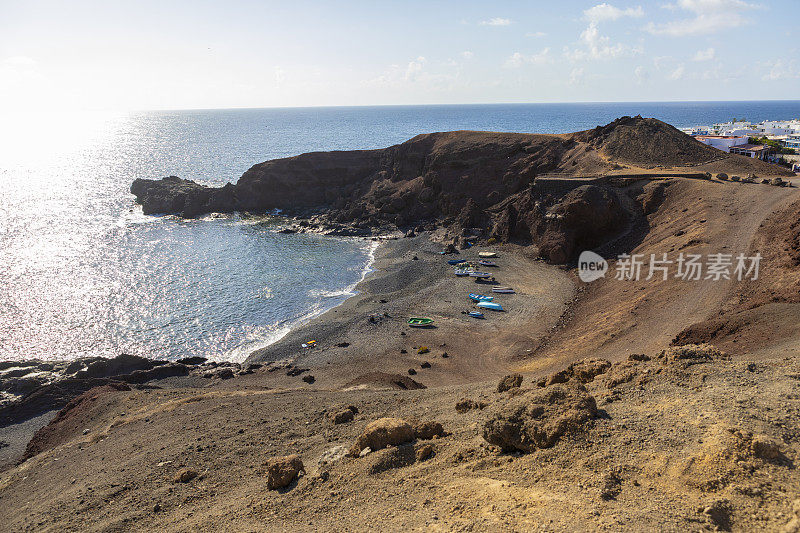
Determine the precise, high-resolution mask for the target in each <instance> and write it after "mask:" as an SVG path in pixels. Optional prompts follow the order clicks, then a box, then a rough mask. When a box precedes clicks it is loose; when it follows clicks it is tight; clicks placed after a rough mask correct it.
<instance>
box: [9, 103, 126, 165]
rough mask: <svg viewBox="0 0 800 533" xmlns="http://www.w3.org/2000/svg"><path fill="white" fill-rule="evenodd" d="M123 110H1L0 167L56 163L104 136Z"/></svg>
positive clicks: (121, 114)
mask: <svg viewBox="0 0 800 533" xmlns="http://www.w3.org/2000/svg"><path fill="white" fill-rule="evenodd" d="M124 116H125V113H121V112H109V111H10V112H9V111H7V110H6V111H4V112H3V117H2V124H1V125H0V168H5V169H9V168H15V167H16V168H18V167H30V166H37V167H38V166H46V165H52V164H57V162H58V161H59V159H61V158H63V157H67V156H69V155H70V154H75V153H77V152H79V151H80V150H82V149H86V148H88V147H90V146H91V145H92V143H95V142H97V141H98V140H101V139H102V138H104V136H106V135H108V133H109V132H110V131H111V130H112V129H113V128H114V127H115V124H116V123H117V122H118V121H119V119H120V118H122V117H124Z"/></svg>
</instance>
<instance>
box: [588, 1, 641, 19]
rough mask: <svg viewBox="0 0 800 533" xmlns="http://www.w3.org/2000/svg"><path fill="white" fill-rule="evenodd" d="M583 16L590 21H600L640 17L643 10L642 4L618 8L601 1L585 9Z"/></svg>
mask: <svg viewBox="0 0 800 533" xmlns="http://www.w3.org/2000/svg"><path fill="white" fill-rule="evenodd" d="M583 16H584V17H586V18H587V19H588V20H589V21H591V22H602V21H604V20H617V19H620V18H622V17H634V18H640V17H643V16H644V10H643V9H642V6H636V7H629V8H627V9H620V8H618V7H614V6H612V5H611V4H607V3H606V2H603V3H602V4H597V5H596V6H594V7H590V8H589V9H587V10H585V11H584V12H583Z"/></svg>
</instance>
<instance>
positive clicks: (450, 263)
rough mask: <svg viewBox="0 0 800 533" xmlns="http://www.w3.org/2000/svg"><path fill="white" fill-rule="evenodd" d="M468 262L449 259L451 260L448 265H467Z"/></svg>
mask: <svg viewBox="0 0 800 533" xmlns="http://www.w3.org/2000/svg"><path fill="white" fill-rule="evenodd" d="M466 262H467V260H466V259H449V260H448V261H447V264H448V265H457V264H459V263H466Z"/></svg>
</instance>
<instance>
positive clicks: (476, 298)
mask: <svg viewBox="0 0 800 533" xmlns="http://www.w3.org/2000/svg"><path fill="white" fill-rule="evenodd" d="M469 299H470V300H473V301H475V302H491V301H492V300H494V296H484V295H483V294H475V293H474V292H471V293H469Z"/></svg>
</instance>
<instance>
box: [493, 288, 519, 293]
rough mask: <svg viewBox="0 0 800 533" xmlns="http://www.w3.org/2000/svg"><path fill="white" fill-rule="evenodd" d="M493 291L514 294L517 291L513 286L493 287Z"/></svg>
mask: <svg viewBox="0 0 800 533" xmlns="http://www.w3.org/2000/svg"><path fill="white" fill-rule="evenodd" d="M492 292H499V293H501V294H514V293H515V291H514V289H512V288H511V287H492Z"/></svg>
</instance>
